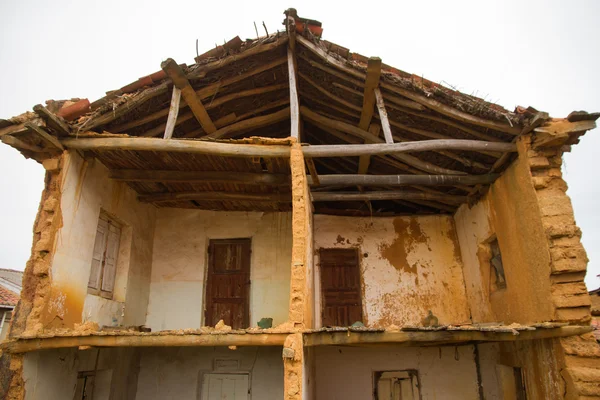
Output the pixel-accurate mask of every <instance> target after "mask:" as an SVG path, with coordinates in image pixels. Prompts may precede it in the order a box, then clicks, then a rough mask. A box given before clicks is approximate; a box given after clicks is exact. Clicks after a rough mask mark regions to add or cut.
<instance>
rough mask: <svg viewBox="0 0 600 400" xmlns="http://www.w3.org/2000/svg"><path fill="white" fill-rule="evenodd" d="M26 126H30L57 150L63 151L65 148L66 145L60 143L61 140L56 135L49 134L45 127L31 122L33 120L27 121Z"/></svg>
mask: <svg viewBox="0 0 600 400" xmlns="http://www.w3.org/2000/svg"><path fill="white" fill-rule="evenodd" d="M25 127H27V128H29V129H30V130H31V131H32V132H34V133H35V134H36V135H37V136H38V137H39V138H40V139H42V140H43V141H44V142H46V143H47V144H49V145H50V146H52V147H54V148H55V149H56V150H57V151H63V150H64V149H65V148H64V146H63V145H62V144H61V143H60V141H59V140H58V139H57V138H56V137H54V136H52V135H51V134H49V133H48V132H46V131H45V130H44V128H42V127H40V126H38V125H36V124H34V123H31V122H26V123H25Z"/></svg>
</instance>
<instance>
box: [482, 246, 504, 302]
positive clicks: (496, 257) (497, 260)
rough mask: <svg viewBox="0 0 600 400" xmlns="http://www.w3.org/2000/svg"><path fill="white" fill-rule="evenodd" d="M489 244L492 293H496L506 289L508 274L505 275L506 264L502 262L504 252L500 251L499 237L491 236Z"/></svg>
mask: <svg viewBox="0 0 600 400" xmlns="http://www.w3.org/2000/svg"><path fill="white" fill-rule="evenodd" d="M487 244H488V251H487V253H488V256H489V265H490V293H494V292H496V291H498V290H503V289H506V276H505V275H504V264H503V263H502V252H501V251H500V245H499V244H498V238H496V237H493V238H491V239H490V240H489V241H488V243H487Z"/></svg>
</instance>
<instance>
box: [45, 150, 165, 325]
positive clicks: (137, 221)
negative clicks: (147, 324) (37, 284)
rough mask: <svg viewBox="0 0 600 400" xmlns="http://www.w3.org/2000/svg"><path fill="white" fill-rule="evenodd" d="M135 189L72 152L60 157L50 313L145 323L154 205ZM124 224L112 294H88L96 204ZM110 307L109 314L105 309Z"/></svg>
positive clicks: (74, 318)
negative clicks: (58, 215) (139, 197)
mask: <svg viewBox="0 0 600 400" xmlns="http://www.w3.org/2000/svg"><path fill="white" fill-rule="evenodd" d="M136 196H137V195H136V193H135V192H134V191H133V190H132V189H131V188H129V187H128V186H127V185H125V184H124V183H122V182H115V181H112V180H110V179H109V178H108V169H107V168H106V167H105V166H104V165H102V164H101V163H100V162H98V161H97V160H95V159H92V160H89V161H84V160H83V159H82V158H81V157H79V155H77V154H76V153H69V154H67V156H66V157H65V159H64V169H63V186H62V197H61V213H62V222H63V226H62V228H61V229H60V230H59V231H58V236H57V242H56V250H55V255H54V259H53V262H52V268H51V275H52V291H51V300H50V307H49V308H48V310H47V312H48V314H49V316H48V317H47V318H48V319H50V320H51V319H52V318H53V315H55V316H57V317H58V318H60V319H62V321H64V322H65V323H66V324H69V323H77V322H81V320H82V319H83V320H84V321H95V322H99V323H100V325H103V324H106V325H118V324H125V325H141V324H143V323H144V320H145V314H146V308H147V301H148V292H149V283H150V270H151V255H152V244H153V234H154V221H155V214H156V208H155V207H153V206H151V205H147V204H142V203H139V202H138V201H137V198H136ZM101 209H103V210H105V211H106V212H107V213H109V214H110V215H111V216H113V217H115V218H116V219H118V220H119V221H120V222H122V223H123V224H124V227H123V230H122V235H121V236H122V237H121V246H120V249H119V257H118V264H117V273H116V281H115V289H114V296H113V299H112V300H105V299H100V298H96V296H89V295H88V294H87V283H88V278H89V273H90V267H91V260H92V252H93V247H94V240H95V236H96V228H97V225H98V217H99V215H100V210H101ZM109 313H110V314H109Z"/></svg>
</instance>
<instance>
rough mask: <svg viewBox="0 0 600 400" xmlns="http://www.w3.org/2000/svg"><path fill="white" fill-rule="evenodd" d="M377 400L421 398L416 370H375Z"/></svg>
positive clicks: (375, 396) (375, 397)
mask: <svg viewBox="0 0 600 400" xmlns="http://www.w3.org/2000/svg"><path fill="white" fill-rule="evenodd" d="M373 398H374V399H375V400H413V399H414V400H419V399H420V398H421V395H420V393H419V376H418V373H417V371H416V370H404V371H381V372H375V388H374V397H373Z"/></svg>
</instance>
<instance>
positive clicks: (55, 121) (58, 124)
mask: <svg viewBox="0 0 600 400" xmlns="http://www.w3.org/2000/svg"><path fill="white" fill-rule="evenodd" d="M33 111H34V112H35V113H36V114H37V115H39V116H40V117H41V118H42V119H43V120H45V121H46V125H47V126H48V127H49V128H50V129H52V130H54V131H55V132H56V134H57V135H58V136H69V134H70V132H71V130H70V128H69V125H68V124H67V123H66V122H65V121H64V120H63V119H62V118H61V117H59V116H57V115H56V114H54V113H52V112H50V110H48V109H47V108H46V107H44V106H43V105H41V104H38V105H36V106H34V107H33Z"/></svg>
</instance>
